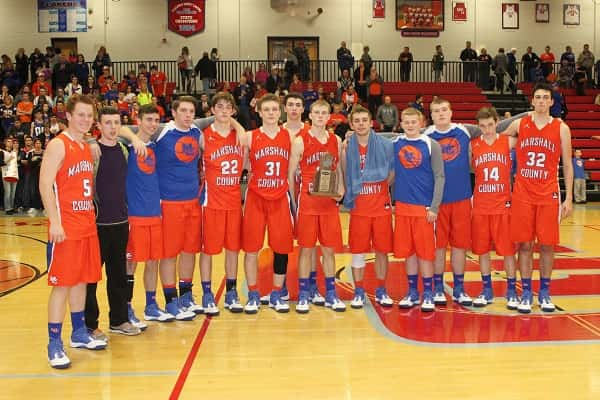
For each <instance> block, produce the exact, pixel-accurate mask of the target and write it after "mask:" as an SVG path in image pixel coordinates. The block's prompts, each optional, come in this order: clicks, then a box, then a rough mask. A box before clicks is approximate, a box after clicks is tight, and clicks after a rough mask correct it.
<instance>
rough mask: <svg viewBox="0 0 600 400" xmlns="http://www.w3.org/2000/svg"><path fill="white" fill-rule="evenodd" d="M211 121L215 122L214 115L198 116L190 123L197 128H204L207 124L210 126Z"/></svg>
mask: <svg viewBox="0 0 600 400" xmlns="http://www.w3.org/2000/svg"><path fill="white" fill-rule="evenodd" d="M213 122H215V117H208V118H198V119H195V120H194V122H192V123H193V124H194V125H195V126H196V127H197V128H198V129H200V130H204V129H205V128H206V127H207V126H210V124H212V123H213Z"/></svg>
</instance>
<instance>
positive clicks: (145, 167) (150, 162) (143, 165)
mask: <svg viewBox="0 0 600 400" xmlns="http://www.w3.org/2000/svg"><path fill="white" fill-rule="evenodd" d="M147 152H148V156H147V157H145V158H144V157H139V156H138V157H137V165H138V168H139V169H140V171H142V172H143V173H145V174H147V175H150V174H152V173H154V171H155V170H156V156H155V155H154V150H152V149H150V148H149V149H147Z"/></svg>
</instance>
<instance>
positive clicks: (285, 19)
mask: <svg viewBox="0 0 600 400" xmlns="http://www.w3.org/2000/svg"><path fill="white" fill-rule="evenodd" d="M0 1H1V3H2V10H1V12H2V15H3V23H2V24H0V49H1V50H0V52H1V53H8V54H10V55H11V56H12V55H14V53H15V50H16V49H17V48H18V47H25V48H26V50H27V52H28V53H29V52H31V50H32V49H33V48H34V47H36V46H37V47H41V48H43V47H45V46H46V45H47V44H49V43H50V38H51V37H75V36H76V35H75V34H73V33H38V32H37V1H36V0H0ZM465 1H466V3H467V13H468V21H467V22H460V23H459V22H453V21H452V13H451V4H452V1H450V0H446V1H445V3H446V7H445V14H446V15H445V19H446V29H445V31H443V32H442V33H441V35H440V37H439V38H403V37H401V35H400V33H399V32H398V31H396V30H395V25H394V19H395V10H394V7H395V1H394V0H387V1H386V7H387V10H386V18H385V19H372V18H371V17H372V8H371V4H372V1H371V0H296V2H297V3H298V5H297V6H296V9H295V16H290V15H289V12H284V11H278V10H277V9H274V8H271V0H206V3H207V7H206V29H205V31H204V32H203V33H200V34H197V35H195V36H192V37H190V38H183V37H180V36H178V35H175V34H173V33H171V32H169V31H167V27H166V10H167V6H166V0H120V1H114V0H88V4H89V8H90V9H91V10H92V13H91V14H90V15H89V16H88V17H89V18H88V24H89V25H91V28H90V29H89V31H88V32H87V33H81V34H78V35H77V38H78V43H79V50H80V52H83V53H84V55H85V56H86V58H87V59H91V58H92V57H93V56H94V55H95V52H96V50H97V49H98V47H99V46H100V45H102V44H105V45H106V46H107V48H108V50H109V53H110V55H111V57H112V58H113V60H134V59H160V60H167V59H174V58H175V57H176V56H177V55H178V54H179V51H180V49H181V47H182V46H184V45H185V46H188V47H189V48H190V50H191V54H192V56H193V58H194V62H195V61H196V60H197V59H198V57H199V56H200V55H201V53H202V51H204V50H210V48H212V47H217V48H219V50H220V53H221V55H222V58H223V59H239V58H242V59H244V58H254V59H257V58H266V56H267V50H266V47H267V40H266V37H267V36H320V56H321V59H334V58H335V51H336V49H337V48H338V47H339V43H340V41H341V40H346V42H347V43H348V46H352V48H353V52H354V54H355V56H360V53H359V52H358V50H357V49H358V48H360V47H361V46H362V44H368V45H369V46H370V47H371V54H372V56H373V58H375V59H396V58H397V57H398V54H399V52H400V51H401V49H402V47H403V46H405V45H408V46H410V47H411V50H412V52H413V54H414V55H415V58H416V59H427V60H429V59H431V55H432V53H433V50H434V47H435V45H436V44H438V43H439V44H442V45H443V46H444V49H445V54H446V57H447V60H454V59H457V58H458V54H459V52H460V50H461V49H462V48H463V47H464V42H465V40H471V41H472V42H473V44H474V47H476V48H477V49H479V48H480V47H481V46H485V47H487V48H488V49H490V52H491V53H492V54H495V53H496V50H497V49H498V47H505V48H510V47H517V48H518V49H519V54H522V53H523V51H524V49H525V47H526V46H527V45H532V46H534V50H535V51H536V52H538V53H541V52H542V51H543V47H544V46H545V45H546V44H550V45H551V46H552V48H553V50H554V51H555V53H557V56H558V55H559V54H560V53H561V52H562V51H563V49H564V46H565V45H566V44H571V45H572V46H573V48H574V50H575V53H578V52H579V51H580V50H581V48H582V45H583V43H589V44H590V45H591V47H592V51H594V53H595V54H597V55H598V56H600V0H569V2H571V3H578V4H580V5H581V25H580V26H574V27H566V26H564V25H562V4H563V3H564V2H566V0H545V1H540V2H546V3H550V7H551V9H550V23H549V24H541V23H535V21H534V7H535V3H536V2H534V1H527V2H524V1H517V0H512V1H513V2H515V3H517V2H518V3H519V6H520V8H521V10H520V29H519V30H502V29H501V11H500V9H501V3H502V2H503V1H504V2H507V1H508V0H465ZM318 7H322V8H323V10H324V12H323V14H321V15H318V16H317V13H316V10H317V8H318ZM105 19H106V24H105V23H104V21H105ZM163 39H166V41H163Z"/></svg>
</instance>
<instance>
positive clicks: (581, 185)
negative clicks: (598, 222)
mask: <svg viewBox="0 0 600 400" xmlns="http://www.w3.org/2000/svg"><path fill="white" fill-rule="evenodd" d="M573 154H574V156H573V176H574V180H573V196H574V197H575V204H585V203H587V198H586V190H585V186H586V185H585V162H584V161H583V159H582V158H581V150H579V149H576V150H574V152H573Z"/></svg>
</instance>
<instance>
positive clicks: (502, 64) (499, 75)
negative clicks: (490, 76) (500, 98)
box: [492, 47, 508, 94]
mask: <svg viewBox="0 0 600 400" xmlns="http://www.w3.org/2000/svg"><path fill="white" fill-rule="evenodd" d="M492 69H493V70H494V74H496V90H498V91H499V92H500V94H503V93H504V76H505V75H506V72H507V71H508V57H507V56H506V54H505V53H504V48H503V47H500V48H499V49H498V54H496V57H494V62H493V63H492Z"/></svg>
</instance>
